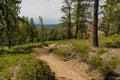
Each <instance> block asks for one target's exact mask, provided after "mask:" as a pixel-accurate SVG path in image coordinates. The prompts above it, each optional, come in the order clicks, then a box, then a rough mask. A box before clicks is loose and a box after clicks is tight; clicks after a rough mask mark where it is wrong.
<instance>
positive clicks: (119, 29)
mask: <svg viewBox="0 0 120 80" xmlns="http://www.w3.org/2000/svg"><path fill="white" fill-rule="evenodd" d="M117 34H120V24H119V25H118V31H117Z"/></svg>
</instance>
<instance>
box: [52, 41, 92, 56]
mask: <svg viewBox="0 0 120 80" xmlns="http://www.w3.org/2000/svg"><path fill="white" fill-rule="evenodd" d="M84 43H86V44H84ZM89 46H90V43H89V41H87V40H66V41H65V40H64V41H59V42H58V43H57V45H56V47H55V48H54V49H53V50H52V51H53V52H54V53H55V54H57V55H59V56H62V57H63V58H65V57H68V56H70V55H72V54H75V53H80V54H82V53H86V52H87V51H89Z"/></svg>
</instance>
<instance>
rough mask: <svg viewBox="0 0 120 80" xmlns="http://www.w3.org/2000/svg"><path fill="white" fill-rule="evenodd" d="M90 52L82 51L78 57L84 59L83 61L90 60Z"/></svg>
mask: <svg viewBox="0 0 120 80" xmlns="http://www.w3.org/2000/svg"><path fill="white" fill-rule="evenodd" d="M88 56H89V54H88V52H83V53H80V54H79V55H78V56H77V58H78V59H79V60H80V61H83V62H88Z"/></svg>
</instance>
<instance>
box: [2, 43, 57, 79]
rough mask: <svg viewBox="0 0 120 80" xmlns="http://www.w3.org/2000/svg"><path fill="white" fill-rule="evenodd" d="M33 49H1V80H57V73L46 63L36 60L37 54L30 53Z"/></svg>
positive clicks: (17, 47) (25, 47) (19, 47)
mask: <svg viewBox="0 0 120 80" xmlns="http://www.w3.org/2000/svg"><path fill="white" fill-rule="evenodd" d="M49 43H50V42H49ZM31 47H33V46H26V45H24V46H15V47H13V48H11V49H0V51H2V52H1V54H0V80H11V79H15V80H39V79H40V80H49V79H50V80H55V73H53V72H52V71H51V69H50V67H49V66H48V65H47V64H46V63H45V62H43V61H41V60H39V59H36V58H35V53H32V52H31V51H29V50H31ZM27 51H29V52H27ZM25 53H29V54H25Z"/></svg>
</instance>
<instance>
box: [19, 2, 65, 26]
mask: <svg viewBox="0 0 120 80" xmlns="http://www.w3.org/2000/svg"><path fill="white" fill-rule="evenodd" d="M62 2H63V0H22V3H21V11H20V16H27V17H29V18H33V19H34V21H35V22H36V23H39V19H38V17H39V16H42V17H43V20H44V23H45V24H56V23H59V20H60V17H61V16H62V13H61V6H62Z"/></svg>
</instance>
